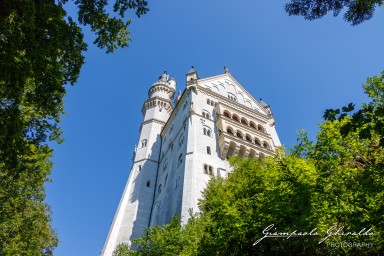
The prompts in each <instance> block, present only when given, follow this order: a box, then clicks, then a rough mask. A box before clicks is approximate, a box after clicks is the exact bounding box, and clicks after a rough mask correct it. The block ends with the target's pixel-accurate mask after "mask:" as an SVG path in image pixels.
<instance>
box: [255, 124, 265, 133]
mask: <svg viewBox="0 0 384 256" xmlns="http://www.w3.org/2000/svg"><path fill="white" fill-rule="evenodd" d="M257 130H259V131H261V132H265V130H264V127H263V126H262V125H261V124H259V125H258V126H257Z"/></svg>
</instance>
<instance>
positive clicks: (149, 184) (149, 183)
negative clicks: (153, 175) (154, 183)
mask: <svg viewBox="0 0 384 256" xmlns="http://www.w3.org/2000/svg"><path fill="white" fill-rule="evenodd" d="M149 186H151V182H150V181H149V180H147V188H149Z"/></svg>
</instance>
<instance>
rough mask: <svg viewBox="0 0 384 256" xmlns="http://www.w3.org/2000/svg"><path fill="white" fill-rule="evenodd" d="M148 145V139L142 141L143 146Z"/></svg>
mask: <svg viewBox="0 0 384 256" xmlns="http://www.w3.org/2000/svg"><path fill="white" fill-rule="evenodd" d="M146 146H147V140H142V141H141V147H142V148H145V147H146Z"/></svg>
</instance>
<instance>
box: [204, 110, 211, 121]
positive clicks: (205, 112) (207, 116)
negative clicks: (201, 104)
mask: <svg viewBox="0 0 384 256" xmlns="http://www.w3.org/2000/svg"><path fill="white" fill-rule="evenodd" d="M202 116H203V117H204V118H207V119H211V118H210V114H209V113H208V111H206V110H203V113H202Z"/></svg>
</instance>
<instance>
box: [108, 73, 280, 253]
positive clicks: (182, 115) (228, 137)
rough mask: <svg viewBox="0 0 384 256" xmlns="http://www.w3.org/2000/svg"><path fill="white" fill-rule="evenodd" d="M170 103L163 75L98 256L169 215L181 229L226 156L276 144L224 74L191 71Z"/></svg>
mask: <svg viewBox="0 0 384 256" xmlns="http://www.w3.org/2000/svg"><path fill="white" fill-rule="evenodd" d="M186 76H187V82H186V87H185V88H184V91H183V93H181V92H180V91H179V94H178V95H177V97H176V99H175V100H174V102H173V103H172V100H173V97H174V94H175V91H176V81H175V79H174V78H173V77H172V78H169V76H168V74H167V72H164V74H163V75H162V76H161V77H159V80H158V81H157V82H155V83H154V84H153V85H152V86H151V87H150V89H149V91H148V99H147V100H146V101H145V102H144V104H143V107H142V113H143V116H144V120H143V122H142V124H141V126H140V137H139V142H138V146H137V147H136V148H135V151H134V155H133V159H132V161H133V164H132V169H131V172H130V175H129V178H128V182H127V184H126V187H125V189H124V193H123V196H122V198H121V200H120V204H119V206H118V209H117V212H116V215H115V217H114V220H113V223H112V225H111V228H110V231H109V234H108V237H107V239H106V242H105V245H104V248H103V250H102V252H101V255H103V256H111V255H112V254H113V251H114V249H115V248H116V246H117V245H119V244H120V243H128V244H130V243H131V241H132V240H134V239H135V238H138V237H141V236H143V235H145V234H146V231H145V229H146V228H147V227H153V226H156V225H164V224H166V223H167V222H168V221H169V220H170V219H171V218H172V217H173V216H174V215H175V214H177V215H179V216H181V220H182V222H183V223H186V221H187V220H188V218H189V216H190V214H189V211H190V209H192V211H194V212H196V211H198V199H199V198H201V192H202V190H203V189H204V188H205V187H206V185H207V183H208V181H209V179H210V177H212V176H221V177H224V176H226V174H227V172H228V171H230V170H231V166H230V165H229V163H228V161H227V158H228V157H229V156H231V155H239V156H243V157H251V158H262V157H265V156H270V155H272V154H273V153H274V150H275V148H276V147H277V146H280V145H281V144H280V140H279V137H278V135H277V133H276V129H275V121H274V118H273V116H272V113H271V110H270V108H269V106H268V105H267V104H266V103H265V102H264V101H262V100H261V99H260V101H257V100H255V99H254V98H253V97H252V95H250V94H249V93H248V92H247V91H246V90H245V89H244V88H243V86H241V85H240V84H239V83H238V82H237V81H236V80H235V79H234V78H233V76H232V75H231V73H230V72H229V71H228V69H227V68H226V67H225V68H224V74H221V75H217V76H212V77H208V78H199V76H198V74H197V72H196V71H195V70H194V68H193V67H192V68H191V70H190V71H189V72H188V73H187V74H186Z"/></svg>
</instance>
